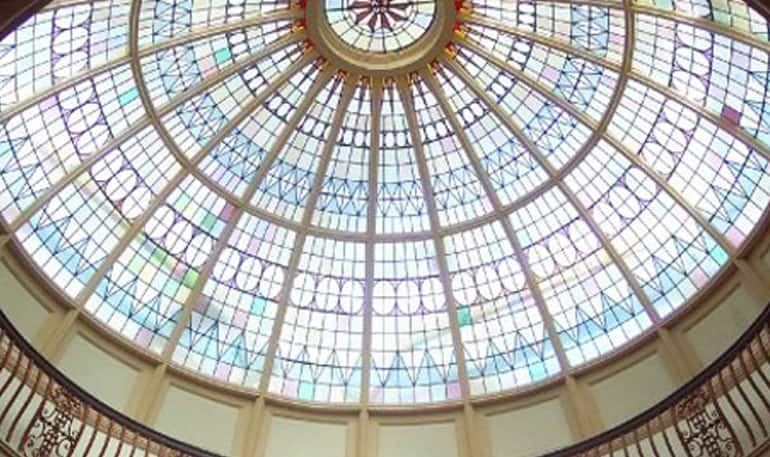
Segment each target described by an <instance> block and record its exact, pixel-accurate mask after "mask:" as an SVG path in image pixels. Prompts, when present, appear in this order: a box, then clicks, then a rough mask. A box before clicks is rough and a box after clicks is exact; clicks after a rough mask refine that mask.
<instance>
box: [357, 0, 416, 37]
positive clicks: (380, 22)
mask: <svg viewBox="0 0 770 457" xmlns="http://www.w3.org/2000/svg"><path fill="white" fill-rule="evenodd" d="M411 4H412V2H411V1H404V0H356V1H354V2H353V3H351V4H350V6H348V9H349V10H351V11H353V12H354V13H355V15H356V17H355V21H356V24H361V23H363V22H366V25H368V26H369V30H371V31H372V32H374V31H375V30H377V29H385V30H390V31H393V23H394V22H399V21H405V20H406V19H407V18H406V16H405V15H404V13H405V11H406V9H407V8H408V7H409V6H410V5H411Z"/></svg>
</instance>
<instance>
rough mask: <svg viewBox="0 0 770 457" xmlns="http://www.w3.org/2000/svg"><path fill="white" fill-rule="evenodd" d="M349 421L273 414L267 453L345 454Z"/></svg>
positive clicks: (288, 456)
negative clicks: (336, 422) (344, 422)
mask: <svg viewBox="0 0 770 457" xmlns="http://www.w3.org/2000/svg"><path fill="white" fill-rule="evenodd" d="M346 434H347V425H345V424H327V423H323V424H322V423H319V422H310V421H307V420H297V419H288V418H285V417H280V416H272V418H271V420H270V432H269V433H268V437H267V448H266V450H265V457H308V456H312V457H345V452H346V451H345V445H346Z"/></svg>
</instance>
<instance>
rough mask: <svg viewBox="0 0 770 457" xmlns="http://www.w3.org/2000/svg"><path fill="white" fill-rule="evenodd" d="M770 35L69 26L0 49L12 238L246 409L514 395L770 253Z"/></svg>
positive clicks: (350, 7)
mask: <svg viewBox="0 0 770 457" xmlns="http://www.w3.org/2000/svg"><path fill="white" fill-rule="evenodd" d="M768 32H769V29H768V24H767V23H766V22H765V21H764V20H763V19H762V18H761V16H760V15H758V14H757V13H755V12H753V11H752V10H751V9H750V8H748V7H747V6H746V5H745V4H744V3H742V2H741V1H740V0H720V1H712V2H706V1H700V0H691V1H687V0H673V1H671V0H637V1H632V0H625V1H620V0H574V1H569V0H542V1H541V0H538V1H514V0H469V1H465V2H460V1H456V2H451V1H449V0H430V1H426V0H323V1H321V0H307V1H304V0H303V1H302V2H297V3H295V2H294V1H293V0H100V1H72V0H55V1H53V2H52V3H51V4H49V5H48V6H47V7H45V9H44V10H42V11H41V12H39V13H38V14H36V15H35V16H34V17H32V18H31V19H29V20H28V21H26V22H25V23H24V24H23V25H22V26H21V27H20V28H19V29H17V30H16V31H15V32H14V33H12V34H11V35H9V36H7V37H6V38H5V39H3V40H2V42H0V181H1V183H0V215H1V216H2V223H3V228H4V230H5V233H6V234H7V236H6V237H5V239H7V240H9V242H12V243H15V244H16V246H17V247H18V248H19V250H20V252H22V253H23V254H24V257H25V258H27V259H28V260H29V264H30V266H31V267H32V268H34V269H36V270H37V273H38V274H39V275H40V277H41V278H44V279H45V280H46V282H48V283H49V284H50V285H51V287H52V288H54V289H55V290H56V291H57V293H58V294H59V295H60V296H61V299H62V300H66V301H67V302H68V303H70V304H71V306H72V307H73V308H74V309H76V310H78V311H79V312H81V313H83V314H84V315H87V316H90V317H91V318H92V320H93V321H94V322H96V323H98V324H99V325H101V326H102V327H103V328H104V329H105V330H109V331H110V332H111V333H112V334H114V335H116V336H117V335H119V337H120V338H123V339H126V340H129V341H130V342H131V343H132V345H133V347H135V348H136V349H137V350H139V351H144V352H145V353H146V354H148V355H149V356H151V357H154V358H157V359H159V360H162V361H166V362H168V363H169V364H171V366H174V367H177V368H178V369H183V370H188V371H189V372H191V373H196V374H198V375H201V376H203V377H207V378H208V379H210V380H212V381H216V382H219V383H221V384H223V385H231V386H234V387H235V388H238V389H244V388H245V389H250V390H255V391H259V392H264V393H266V394H269V395H274V396H276V397H282V398H288V399H292V400H302V401H308V402H320V403H359V402H361V403H365V404H370V405H396V404H398V405H410V404H424V403H428V402H444V401H454V400H457V401H459V400H461V399H463V398H468V397H480V396H489V395H501V394H504V393H515V392H517V391H519V390H521V389H524V388H526V387H528V386H531V385H535V384H538V383H543V382H547V381H549V380H551V379H556V378H558V377H559V376H562V375H563V374H564V373H568V372H572V371H574V370H578V369H581V368H583V367H586V366H588V365H590V364H591V363H593V362H596V361H598V360H601V359H602V358H604V357H608V356H610V355H612V354H617V353H619V351H618V350H622V349H623V348H625V347H628V344H627V343H629V342H631V341H634V340H636V339H638V338H639V337H640V336H641V335H643V334H645V333H647V332H651V331H654V329H655V328H656V327H657V326H658V324H659V323H661V322H663V321H664V320H666V319H668V318H670V317H671V316H673V315H675V314H676V313H677V312H679V311H680V310H683V309H685V307H686V305H687V304H688V303H691V302H692V300H693V298H694V297H696V295H697V294H699V292H701V291H703V290H705V288H706V287H707V286H709V285H710V284H711V283H713V282H714V280H715V279H716V278H717V277H718V276H719V275H720V274H721V273H722V272H724V271H726V270H727V269H730V268H732V266H733V263H734V259H736V256H737V255H738V254H739V253H740V252H741V251H742V250H743V249H745V248H746V246H747V243H748V242H749V241H750V240H751V238H752V236H753V234H754V233H756V232H757V231H761V230H762V227H763V225H764V219H765V218H766V214H767V208H768V204H769V203H770V168H769V167H768V157H770V97H769V95H768V86H769V85H768V74H770V73H769V71H770V57H769V55H768V52H770V43H768V36H769V35H768ZM378 59H379V60H378Z"/></svg>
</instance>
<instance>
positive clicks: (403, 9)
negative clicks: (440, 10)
mask: <svg viewBox="0 0 770 457" xmlns="http://www.w3.org/2000/svg"><path fill="white" fill-rule="evenodd" d="M324 12H325V13H326V20H327V21H329V24H330V25H331V28H332V30H334V32H335V33H336V34H337V35H338V36H339V37H340V38H342V40H343V41H344V42H345V43H347V44H349V45H351V46H353V47H354V48H356V49H359V50H361V51H367V52H377V53H386V52H394V51H399V50H401V49H404V48H407V47H409V46H411V45H412V44H414V43H415V42H416V41H417V40H419V39H420V38H421V37H422V36H423V35H424V34H425V32H427V31H428V28H429V27H430V25H431V24H432V23H433V19H434V17H435V14H436V0H325V1H324Z"/></svg>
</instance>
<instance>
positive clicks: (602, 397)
mask: <svg viewBox="0 0 770 457" xmlns="http://www.w3.org/2000/svg"><path fill="white" fill-rule="evenodd" d="M675 389H676V386H675V384H674V382H673V380H672V379H671V376H670V375H669V374H668V372H667V371H666V367H665V365H664V364H663V360H662V359H661V358H660V356H659V355H658V354H657V353H654V354H651V355H649V356H648V357H646V358H644V359H642V360H640V361H639V362H636V363H635V364H633V365H631V366H630V367H627V368H626V369H624V370H621V371H619V372H617V373H615V374H613V375H611V376H609V377H607V378H605V379H602V380H601V381H599V382H596V383H594V384H592V385H591V386H590V390H591V393H592V394H593V397H594V399H595V400H596V404H597V406H598V408H599V414H600V415H601V417H602V420H603V421H604V426H605V427H606V428H612V427H614V426H615V425H617V424H619V423H621V422H623V421H624V420H626V419H630V418H631V417H633V416H635V415H637V414H639V413H641V412H642V411H644V410H645V409H647V408H649V407H650V406H652V405H654V404H655V403H657V402H658V401H660V400H662V399H664V398H665V397H666V396H667V395H669V394H670V393H671V392H673V391H674V390H675Z"/></svg>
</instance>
